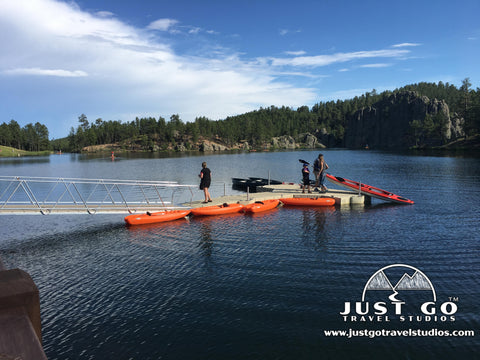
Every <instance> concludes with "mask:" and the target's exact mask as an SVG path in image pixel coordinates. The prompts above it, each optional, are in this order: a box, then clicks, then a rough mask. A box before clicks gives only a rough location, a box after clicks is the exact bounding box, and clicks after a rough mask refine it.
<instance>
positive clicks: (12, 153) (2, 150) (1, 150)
mask: <svg viewBox="0 0 480 360" xmlns="http://www.w3.org/2000/svg"><path fill="white" fill-rule="evenodd" d="M51 153H52V152H51V151H26V150H19V149H15V148H12V147H9V146H3V145H0V157H20V156H44V155H49V154H51Z"/></svg>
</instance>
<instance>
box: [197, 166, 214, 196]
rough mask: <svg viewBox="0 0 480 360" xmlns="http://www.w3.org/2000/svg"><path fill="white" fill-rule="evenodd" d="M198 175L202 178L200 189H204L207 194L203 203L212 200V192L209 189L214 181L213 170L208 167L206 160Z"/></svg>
mask: <svg viewBox="0 0 480 360" xmlns="http://www.w3.org/2000/svg"><path fill="white" fill-rule="evenodd" d="M198 177H199V178H200V190H203V193H204V194H205V201H204V202H203V203H204V204H206V203H208V202H212V198H211V197H210V192H209V191H208V188H209V187H210V183H211V181H212V172H211V171H210V169H209V168H207V163H206V162H205V161H204V162H203V163H202V170H201V171H200V174H199V175H198Z"/></svg>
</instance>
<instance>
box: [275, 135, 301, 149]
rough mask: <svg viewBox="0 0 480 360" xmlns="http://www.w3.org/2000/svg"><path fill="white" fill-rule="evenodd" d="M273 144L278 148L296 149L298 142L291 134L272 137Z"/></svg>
mask: <svg viewBox="0 0 480 360" xmlns="http://www.w3.org/2000/svg"><path fill="white" fill-rule="evenodd" d="M272 146H273V147H274V148H277V149H295V148H296V147H297V144H296V142H295V139H294V138H293V137H291V136H289V135H283V136H279V137H274V138H272Z"/></svg>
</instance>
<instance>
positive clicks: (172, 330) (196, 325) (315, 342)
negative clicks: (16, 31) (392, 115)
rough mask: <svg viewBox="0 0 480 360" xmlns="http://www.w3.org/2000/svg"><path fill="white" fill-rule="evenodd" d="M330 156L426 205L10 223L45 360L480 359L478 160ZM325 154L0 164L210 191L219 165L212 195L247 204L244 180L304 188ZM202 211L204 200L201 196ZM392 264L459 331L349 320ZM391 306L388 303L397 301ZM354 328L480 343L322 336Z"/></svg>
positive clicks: (6, 219)
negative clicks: (424, 287) (204, 177)
mask: <svg viewBox="0 0 480 360" xmlns="http://www.w3.org/2000/svg"><path fill="white" fill-rule="evenodd" d="M323 153H324V154H325V158H326V161H327V163H328V164H329V165H330V173H332V174H334V175H337V176H343V177H345V178H349V179H354V180H359V181H362V182H364V183H367V184H370V185H374V186H377V187H380V188H384V189H388V190H390V191H393V192H396V193H398V194H401V195H403V196H405V197H408V198H411V199H413V200H414V201H415V205H412V206H402V205H393V204H388V203H384V202H382V201H379V200H375V199H374V200H373V201H372V204H371V205H370V206H365V207H364V206H360V207H342V208H327V209H308V208H293V209H292V208H280V209H277V210H274V211H271V212H267V213H263V214H256V215H255V216H247V215H242V214H239V215H234V216H222V217H215V218H191V219H189V220H188V221H187V220H183V219H182V220H179V221H175V222H172V223H166V224H158V225H151V226H142V227H131V228H128V227H126V226H125V225H124V222H123V216H122V215H72V216H67V215H50V216H6V215H3V216H0V225H1V227H2V238H1V240H0V256H1V258H2V259H3V261H4V263H5V264H6V265H7V267H9V268H14V267H19V268H22V269H24V270H26V271H27V272H29V273H30V274H31V275H32V277H33V279H34V280H35V282H36V284H37V285H38V287H39V290H40V296H41V312H42V325H43V343H44V348H45V351H46V353H47V356H48V358H49V359H385V358H390V359H429V358H431V359H452V358H457V359H474V358H478V356H479V355H478V354H480V340H479V336H480V312H479V305H478V304H479V301H478V299H479V298H480V280H479V279H480V256H479V255H480V223H479V219H480V207H479V204H480V161H479V159H478V158H465V157H448V156H445V157H433V156H411V155H402V154H400V155H399V154H392V153H382V152H373V151H347V150H325V151H323ZM317 154H318V152H317V151H315V152H275V153H249V154H225V155H202V156H183V157H182V156H179V157H174V158H132V157H129V158H127V157H125V158H120V159H118V160H117V161H115V162H112V161H110V160H109V159H108V158H106V159H103V158H88V157H85V156H79V155H72V156H71V155H62V156H50V157H47V158H40V159H2V160H0V170H1V172H2V175H21V176H54V177H82V178H109V179H115V178H119V179H144V180H175V181H178V182H180V183H182V184H197V183H198V177H197V174H198V172H199V171H200V168H201V162H202V161H207V163H208V166H209V168H210V169H211V170H212V171H213V176H214V178H213V179H214V181H215V183H214V185H213V186H212V195H214V196H220V195H223V192H224V189H226V191H227V193H228V194H233V193H236V192H235V191H233V190H231V180H230V179H231V178H232V177H248V176H260V177H267V176H268V173H269V172H270V176H271V177H272V178H273V179H279V180H283V181H299V180H300V177H301V174H300V169H301V166H300V165H301V164H300V163H299V162H298V159H299V158H302V159H305V160H308V161H313V160H314V158H315V157H316V156H317ZM224 184H226V186H225V185H224ZM329 187H331V188H333V187H334V185H333V184H331V185H329ZM194 199H195V200H200V199H202V193H201V192H200V191H196V192H195V193H194ZM390 264H409V265H411V266H414V267H416V268H418V269H420V270H421V271H422V272H423V273H424V274H426V275H427V276H428V278H429V279H430V281H431V283H432V284H433V286H434V288H435V291H436V295H437V308H439V307H440V304H442V303H444V302H448V301H450V300H451V301H452V302H454V303H455V305H456V307H457V308H458V309H457V311H456V313H455V314H454V317H455V321H450V319H448V320H447V321H441V320H438V321H434V320H430V321H426V320H427V318H425V316H423V317H422V318H421V319H420V320H421V321H418V319H416V318H415V319H414V321H412V322H410V321H404V322H401V321H400V320H399V319H398V317H397V316H395V315H394V314H393V313H390V314H392V315H393V316H390V321H385V317H383V319H382V321H381V322H380V321H378V320H379V319H376V320H375V321H365V322H359V321H357V322H352V321H351V320H348V321H344V319H343V318H342V316H341V315H340V312H341V311H343V309H344V307H345V302H352V303H354V302H357V301H358V302H360V300H361V295H362V291H363V288H364V286H365V284H366V282H367V281H368V279H369V278H370V276H372V275H373V274H374V273H375V272H376V271H377V270H379V269H380V268H382V267H384V266H387V265H390ZM401 275H402V274H401V273H400V274H398V276H401ZM409 275H412V274H409ZM397 280H398V279H396V280H395V281H397ZM413 294H415V292H413ZM388 295H390V294H388ZM388 295H387V296H388ZM402 295H404V296H405V297H407V295H405V294H402V293H400V295H399V296H398V298H400V299H402V298H403V299H405V297H402ZM410 297H411V296H410ZM452 298H454V299H453V300H452ZM382 301H384V302H386V303H388V304H389V303H390V300H388V297H385V298H384V299H383V300H382ZM372 313H373V310H372V311H371V312H370V315H372ZM414 314H415V315H422V314H421V312H419V311H418V310H417V312H415V313H414ZM437 315H438V316H440V315H442V314H441V311H440V309H437ZM350 328H352V329H357V330H364V329H366V330H382V329H386V330H408V329H423V330H432V329H436V331H437V335H438V331H441V332H444V331H447V330H448V331H450V332H453V331H456V330H475V331H476V332H477V333H476V334H475V336H474V337H441V336H427V337H418V336H417V337H414V336H412V337H402V336H395V337H392V336H389V337H375V338H370V337H356V338H350V339H349V338H345V337H328V336H326V335H325V332H324V331H326V330H327V331H328V330H347V331H348V329H350Z"/></svg>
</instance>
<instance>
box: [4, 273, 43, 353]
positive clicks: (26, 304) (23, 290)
mask: <svg viewBox="0 0 480 360" xmlns="http://www.w3.org/2000/svg"><path fill="white" fill-rule="evenodd" d="M41 342H42V328H41V321H40V296H39V292H38V288H37V286H36V285H35V283H34V282H33V280H32V278H31V277H30V275H29V274H27V273H26V272H25V271H23V270H20V269H12V270H3V271H0V354H2V355H4V354H5V355H8V356H10V357H12V358H13V359H16V358H21V359H24V360H27V359H47V357H46V355H45V353H44V351H43V348H42V344H41Z"/></svg>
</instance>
